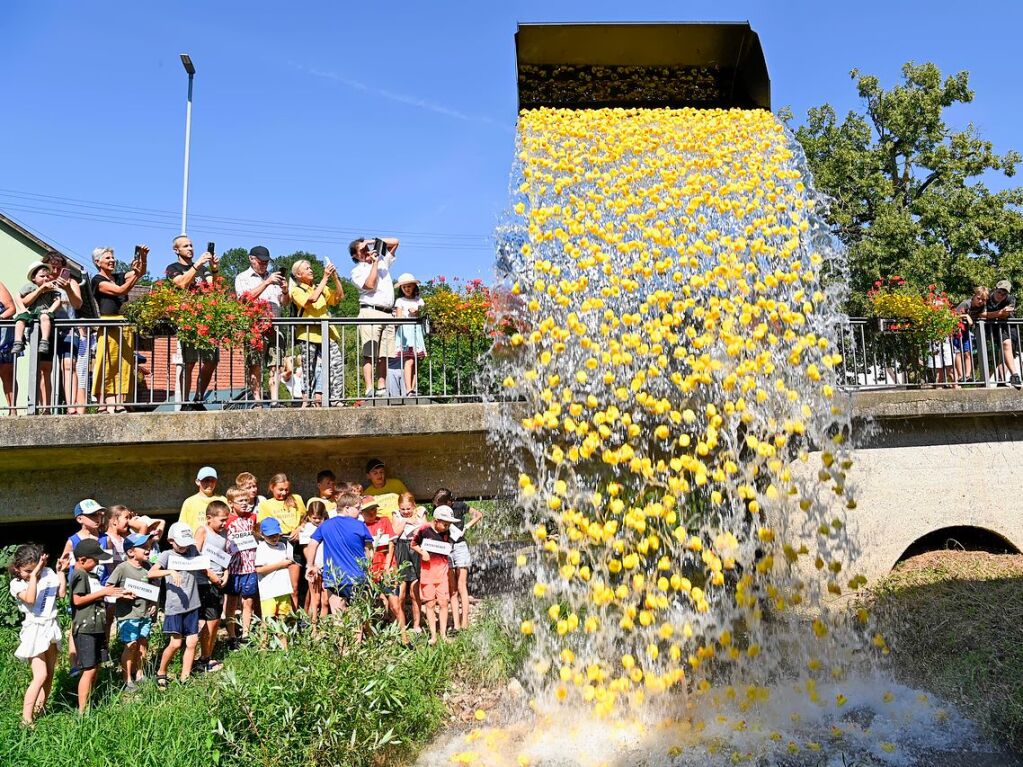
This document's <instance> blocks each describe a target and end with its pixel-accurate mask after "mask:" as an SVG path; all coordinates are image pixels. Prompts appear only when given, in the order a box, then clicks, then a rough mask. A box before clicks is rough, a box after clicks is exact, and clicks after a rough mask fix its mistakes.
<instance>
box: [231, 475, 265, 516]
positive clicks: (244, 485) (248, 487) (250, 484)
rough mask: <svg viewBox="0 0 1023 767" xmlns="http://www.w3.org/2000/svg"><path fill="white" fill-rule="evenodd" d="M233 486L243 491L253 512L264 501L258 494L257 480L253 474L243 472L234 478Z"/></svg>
mask: <svg viewBox="0 0 1023 767" xmlns="http://www.w3.org/2000/svg"><path fill="white" fill-rule="evenodd" d="M234 486H235V487H240V488H241V489H242V490H244V491H245V497H246V498H248V499H249V505H250V506H252V508H253V510H255V509H258V508H259V504H261V503H262V502H263V501H265V500H266V497H265V496H262V495H260V494H259V480H258V479H257V478H256V475H255V474H252V473H251V472H248V471H243V472H242V473H241V474H239V475H238V476H237V477H235V478H234Z"/></svg>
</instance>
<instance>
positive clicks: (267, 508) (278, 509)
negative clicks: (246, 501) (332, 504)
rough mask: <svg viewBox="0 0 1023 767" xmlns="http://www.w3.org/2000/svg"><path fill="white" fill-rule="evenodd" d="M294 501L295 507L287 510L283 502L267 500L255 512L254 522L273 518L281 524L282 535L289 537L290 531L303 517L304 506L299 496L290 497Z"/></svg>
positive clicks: (273, 499) (274, 499)
mask: <svg viewBox="0 0 1023 767" xmlns="http://www.w3.org/2000/svg"><path fill="white" fill-rule="evenodd" d="M291 497H292V498H294V499H295V505H294V506H293V507H291V508H288V507H287V506H286V505H285V503H284V501H278V500H277V499H276V498H267V499H266V500H265V501H263V502H262V503H261V504H259V508H258V509H257V510H256V521H257V522H262V521H263V520H264V519H266V518H267V517H273V518H274V519H276V520H277V521H278V522H280V523H281V532H282V533H283V534H284V535H291V532H292V530H294V529H295V528H296V527H298V523H299V522H301V521H302V517H304V516H305V504H304V503H302V498H301V496H298V495H292V496H291Z"/></svg>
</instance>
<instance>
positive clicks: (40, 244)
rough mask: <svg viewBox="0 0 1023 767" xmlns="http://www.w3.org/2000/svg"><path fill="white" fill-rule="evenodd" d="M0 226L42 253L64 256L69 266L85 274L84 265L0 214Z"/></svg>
mask: <svg viewBox="0 0 1023 767" xmlns="http://www.w3.org/2000/svg"><path fill="white" fill-rule="evenodd" d="M0 226H4V227H7V228H8V229H13V230H14V231H15V232H17V233H18V234H20V235H21V236H22V237H24V238H25V239H26V240H28V241H29V242H31V243H32V244H33V245H35V246H36V247H37V248H40V249H41V250H44V251H50V250H53V251H56V252H57V253H60V254H61V255H62V256H64V258H66V259H67V262H68V264H70V265H71V266H74V267H75V268H76V269H77V270H78V271H79V272H80V273H81V274H83V275H84V274H85V265H84V264H80V263H78V261H76V260H75V259H73V258H71V256H69V255H68V254H67V253H65V252H64V251H62V250H61V249H60V248H57V247H54V246H53V245H51V244H50V243H48V242H46V241H45V240H41V239H39V237H37V236H36V235H35V234H33V233H32V232H30V231H29V230H28V229H26V228H25V227H23V226H22V225H21V224H19V223H18V222H17V221H15V220H13V219H10V218H8V217H7V216H5V215H4V214H3V213H0Z"/></svg>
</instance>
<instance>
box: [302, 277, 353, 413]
mask: <svg viewBox="0 0 1023 767" xmlns="http://www.w3.org/2000/svg"><path fill="white" fill-rule="evenodd" d="M291 276H292V277H294V278H295V283H294V285H292V288H291V300H292V301H294V302H295V307H296V308H297V309H298V312H299V316H300V317H302V318H308V319H310V320H317V321H316V322H310V323H309V324H308V325H302V326H300V328H301V329H300V330H299V331H298V334H297V339H298V348H299V353H300V354H301V356H302V377H303V379H304V380H305V387H306V388H305V393H304V394H303V395H302V407H309V406H310V404H311V405H312V406H313V407H319V406H320V404H321V402H322V395H323V370H322V368H323V365H322V364H320V346H321V344H322V340H323V339H322V334H321V333H320V323H319V321H318V320H320V319H321V318H323V317H328V316H329V312H330V307H332V306H337V304H338V303H340V302H341V300H342V299H343V298H344V297H345V289H344V287H343V286H342V285H341V278H340V277H338V275H337V269H336V268H335V267H334V265H333V264H332V263H330V262H329V261H328V262H327V266H326V267H325V268H324V270H323V278H322V279H321V280H320V281H319V282H318V283H315V284H314V280H313V267H312V264H310V263H309V262H308V261H306V260H305V259H302V260H301V261H296V262H295V263H294V264H292V267H291ZM331 277H333V278H334V287H331V285H330V279H331ZM330 343H331V350H330V355H331V357H332V358H335V359H340V358H341V335H340V333H338V331H337V328H336V327H332V328H331V329H330ZM328 377H329V378H334V376H328ZM336 383H337V385H338V386H340V381H337V382H336ZM334 389H335V387H333V386H330V384H329V383H328V386H327V392H328V399H329V394H330V392H331V391H332V390H334ZM310 394H312V395H313V399H312V402H311V403H310V400H309V395H310Z"/></svg>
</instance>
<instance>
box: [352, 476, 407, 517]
mask: <svg viewBox="0 0 1023 767" xmlns="http://www.w3.org/2000/svg"><path fill="white" fill-rule="evenodd" d="M363 492H364V493H366V495H372V496H373V497H374V498H376V499H377V503H379V504H380V510H379V511H378V512H377V513H378V514H379V515H380V516H382V517H389V516H391V515H392V514H393V513H394V512H396V511H397V510H398V498H399V497H400V496H401V494H402V493H407V492H408V488H407V487H405V483H404V482H402V481H401V480H400V479H398V478H397V477H388V478H387V479H386V480H384V486H383V487H374V486H373V485H369V486H368V487H366V488H365V489H364V490H363Z"/></svg>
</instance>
